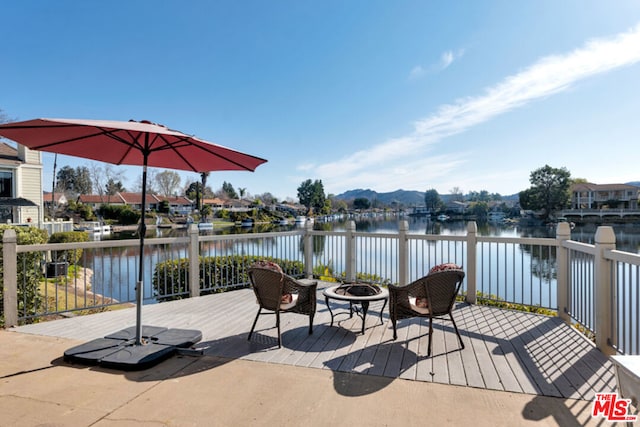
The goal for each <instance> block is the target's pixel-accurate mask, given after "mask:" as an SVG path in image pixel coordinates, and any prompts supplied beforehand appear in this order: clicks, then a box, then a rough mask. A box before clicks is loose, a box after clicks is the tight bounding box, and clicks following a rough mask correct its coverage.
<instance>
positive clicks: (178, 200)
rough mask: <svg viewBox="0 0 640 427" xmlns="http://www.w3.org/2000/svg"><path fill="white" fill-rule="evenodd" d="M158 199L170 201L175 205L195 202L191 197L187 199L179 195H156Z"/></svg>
mask: <svg viewBox="0 0 640 427" xmlns="http://www.w3.org/2000/svg"><path fill="white" fill-rule="evenodd" d="M155 197H156V199H157V200H158V201H160V202H164V201H165V200H166V201H167V202H169V203H170V204H173V205H191V204H193V202H192V201H191V200H189V199H187V198H186V197H184V196H177V197H167V196H158V195H156V196H155Z"/></svg>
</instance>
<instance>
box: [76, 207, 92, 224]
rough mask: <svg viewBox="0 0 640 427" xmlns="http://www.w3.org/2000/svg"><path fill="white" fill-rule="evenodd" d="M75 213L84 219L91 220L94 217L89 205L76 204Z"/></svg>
mask: <svg viewBox="0 0 640 427" xmlns="http://www.w3.org/2000/svg"><path fill="white" fill-rule="evenodd" d="M76 213H77V214H78V215H80V216H81V217H82V219H84V220H86V221H91V220H93V219H95V215H94V214H93V209H92V208H91V206H89V205H83V204H79V205H77V206H76Z"/></svg>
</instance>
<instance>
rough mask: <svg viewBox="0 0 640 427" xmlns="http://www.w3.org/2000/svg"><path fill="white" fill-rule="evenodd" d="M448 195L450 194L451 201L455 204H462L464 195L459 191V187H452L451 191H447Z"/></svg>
mask: <svg viewBox="0 0 640 427" xmlns="http://www.w3.org/2000/svg"><path fill="white" fill-rule="evenodd" d="M449 193H451V200H453V201H456V202H464V194H462V190H461V189H460V187H453V188H452V189H451V190H449Z"/></svg>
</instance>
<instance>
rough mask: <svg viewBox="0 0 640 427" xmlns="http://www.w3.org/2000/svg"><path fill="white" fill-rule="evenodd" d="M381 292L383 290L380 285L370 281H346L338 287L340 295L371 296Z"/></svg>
mask: <svg viewBox="0 0 640 427" xmlns="http://www.w3.org/2000/svg"><path fill="white" fill-rule="evenodd" d="M381 292H382V290H381V289H380V288H379V287H378V286H376V285H369V284H368V283H345V284H344V285H340V286H338V289H336V294H338V295H347V296H349V295H352V296H354V297H371V296H374V295H379V294H380V293H381Z"/></svg>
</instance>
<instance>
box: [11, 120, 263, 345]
mask: <svg viewBox="0 0 640 427" xmlns="http://www.w3.org/2000/svg"><path fill="white" fill-rule="evenodd" d="M0 135H1V136H4V137H6V138H9V139H11V140H13V141H16V142H18V143H20V144H22V145H24V146H26V147H28V148H30V149H33V150H39V151H48V152H51V153H58V154H66V155H70V156H76V157H82V158H86V159H92V160H98V161H102V162H108V163H112V164H116V165H136V166H142V168H143V169H142V218H141V221H140V259H139V270H138V282H137V285H136V303H137V304H136V306H137V310H136V334H135V344H136V346H141V345H142V344H144V342H143V328H142V302H143V279H144V275H143V274H144V273H143V272H144V268H143V260H144V254H143V249H144V235H145V232H146V226H145V223H144V213H145V211H146V187H147V185H146V184H147V167H158V168H168V169H178V170H185V171H192V172H210V171H223V170H229V171H233V170H245V171H254V170H255V168H256V167H258V166H259V165H261V164H262V163H264V162H266V160H265V159H261V158H259V157H255V156H251V155H248V154H244V153H241V152H239V151H235V150H233V149H231V148H227V147H224V146H221V145H217V144H213V143H210V142H207V141H204V140H202V139H199V138H196V137H194V136H191V135H187V134H184V133H182V132H179V131H176V130H172V129H169V128H167V127H165V126H162V125H158V124H155V123H152V122H149V121H144V120H143V121H140V122H138V121H133V120H130V121H128V122H121V121H108V120H82V119H34V120H27V121H22V122H13V123H5V124H0ZM119 336H121V337H123V336H126V333H123V334H120V335H119ZM156 341H157V340H156Z"/></svg>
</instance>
